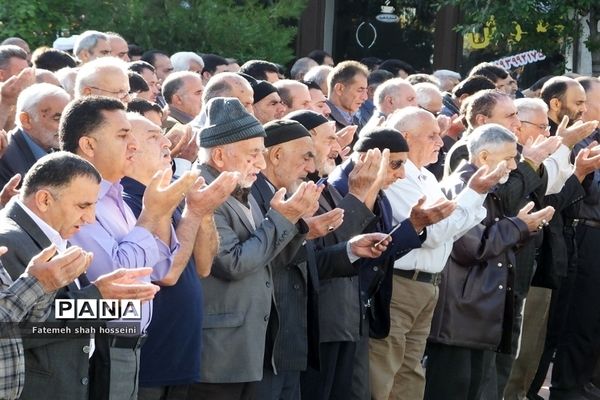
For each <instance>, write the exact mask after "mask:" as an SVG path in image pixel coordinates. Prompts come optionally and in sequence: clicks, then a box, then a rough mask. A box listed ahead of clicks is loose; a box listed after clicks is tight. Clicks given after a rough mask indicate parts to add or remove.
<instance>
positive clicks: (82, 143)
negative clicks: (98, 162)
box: [78, 136, 97, 159]
mask: <svg viewBox="0 0 600 400" xmlns="http://www.w3.org/2000/svg"><path fill="white" fill-rule="evenodd" d="M78 144H79V149H78V153H79V152H81V155H83V156H85V157H86V158H88V159H92V158H94V153H95V151H96V146H97V143H96V141H95V140H94V138H92V137H91V136H82V137H80V138H79V142H78Z"/></svg>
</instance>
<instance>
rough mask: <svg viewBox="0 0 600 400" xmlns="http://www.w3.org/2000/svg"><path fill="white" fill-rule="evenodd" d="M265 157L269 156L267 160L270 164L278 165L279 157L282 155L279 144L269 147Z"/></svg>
mask: <svg viewBox="0 0 600 400" xmlns="http://www.w3.org/2000/svg"><path fill="white" fill-rule="evenodd" d="M267 157H268V158H269V162H270V163H271V164H272V165H274V166H278V165H279V163H280V162H281V157H283V151H282V149H281V146H273V147H271V148H270V149H269V151H268V152H267Z"/></svg>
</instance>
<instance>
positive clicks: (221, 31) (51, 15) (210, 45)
mask: <svg viewBox="0 0 600 400" xmlns="http://www.w3.org/2000/svg"><path fill="white" fill-rule="evenodd" d="M306 1H307V0H120V1H119V0H101V1H97V0H11V1H2V2H0V30H1V31H2V36H3V37H7V36H13V35H17V36H21V37H23V38H24V39H26V40H27V41H28V42H30V43H31V44H32V45H33V46H34V47H36V46H41V45H48V44H51V43H52V42H53V41H54V39H55V38H56V37H57V36H59V35H61V34H62V33H67V32H68V34H76V33H80V32H81V31H83V30H86V29H96V30H100V31H115V32H119V33H120V34H122V35H123V36H124V37H125V38H126V39H127V40H128V41H129V42H131V43H136V44H139V45H140V46H142V47H144V48H156V49H161V50H165V51H169V52H175V51H180V50H187V51H198V52H202V53H216V54H221V55H224V56H226V57H234V58H237V59H239V60H242V61H244V60H247V59H250V58H263V59H269V60H272V61H275V62H280V63H285V62H287V61H289V60H290V59H292V58H293V56H294V53H293V49H292V48H291V46H290V45H291V43H292V41H293V40H294V37H295V35H296V33H297V24H296V22H297V19H298V18H299V16H300V14H301V13H302V11H303V10H304V8H305V6H306Z"/></svg>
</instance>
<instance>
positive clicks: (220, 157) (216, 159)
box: [210, 147, 225, 168]
mask: <svg viewBox="0 0 600 400" xmlns="http://www.w3.org/2000/svg"><path fill="white" fill-rule="evenodd" d="M210 158H211V160H212V162H213V163H214V164H215V166H217V167H218V168H223V167H224V166H225V160H224V158H225V150H224V149H223V148H222V147H216V148H215V149H213V150H212V151H211V156H210Z"/></svg>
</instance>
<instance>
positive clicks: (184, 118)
mask: <svg viewBox="0 0 600 400" xmlns="http://www.w3.org/2000/svg"><path fill="white" fill-rule="evenodd" d="M169 113H170V114H171V117H173V118H175V119H176V120H177V121H179V122H181V123H182V124H187V123H189V122H190V121H192V120H193V119H194V116H192V115H189V114H188V113H185V112H183V111H181V110H180V109H178V108H177V107H175V106H172V105H169Z"/></svg>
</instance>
